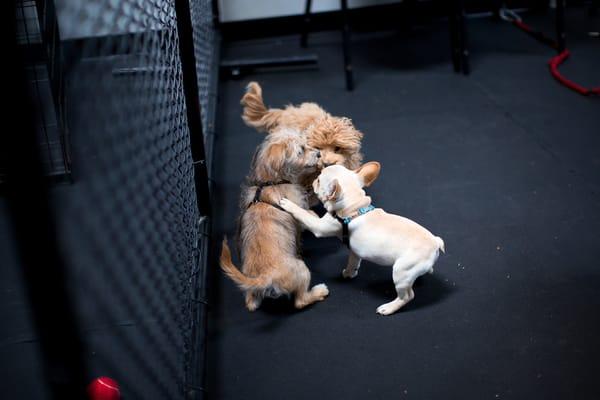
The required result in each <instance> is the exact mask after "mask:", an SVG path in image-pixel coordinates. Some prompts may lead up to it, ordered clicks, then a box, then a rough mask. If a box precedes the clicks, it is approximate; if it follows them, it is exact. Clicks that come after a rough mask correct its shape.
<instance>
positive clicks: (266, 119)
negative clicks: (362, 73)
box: [241, 82, 363, 185]
mask: <svg viewBox="0 0 600 400" xmlns="http://www.w3.org/2000/svg"><path fill="white" fill-rule="evenodd" d="M241 103H242V106H244V114H243V116H242V118H243V119H244V121H245V122H246V124H247V125H249V126H252V127H254V128H256V129H258V130H259V131H266V132H273V130H275V129H277V128H280V127H281V128H287V129H291V130H295V131H297V132H299V133H302V134H303V135H305V136H306V138H307V143H308V145H309V146H311V147H314V148H315V149H317V150H320V151H321V161H320V165H319V167H320V168H324V167H327V166H329V165H333V164H339V165H343V166H345V167H346V168H348V169H356V168H358V167H359V165H360V162H361V160H362V154H361V153H360V142H361V140H362V137H363V134H362V133H361V132H360V131H358V130H357V129H356V128H355V127H354V125H352V121H351V120H350V119H349V118H341V117H334V116H332V115H331V114H329V113H328V112H326V111H325V110H323V109H322V108H321V107H319V106H318V105H317V104H315V103H302V104H300V105H299V106H292V105H289V106H287V107H285V108H283V109H280V108H267V107H266V106H265V104H264V102H263V98H262V89H261V87H260V85H259V84H258V83H256V82H250V83H249V84H248V87H247V88H246V94H245V95H244V97H242V101H241ZM315 177H316V176H313V177H311V179H310V182H308V184H309V185H310V184H311V183H312V181H313V180H314V179H312V178H315Z"/></svg>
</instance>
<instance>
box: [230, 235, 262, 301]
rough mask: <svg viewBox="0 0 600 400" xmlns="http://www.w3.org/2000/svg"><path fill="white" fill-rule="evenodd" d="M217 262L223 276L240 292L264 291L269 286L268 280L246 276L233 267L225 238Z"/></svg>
mask: <svg viewBox="0 0 600 400" xmlns="http://www.w3.org/2000/svg"><path fill="white" fill-rule="evenodd" d="M219 261H220V264H221V269H222V270H223V272H225V274H226V275H227V276H228V277H229V278H231V280H232V281H234V282H235V283H236V284H237V285H238V286H239V287H240V288H241V289H242V290H249V289H264V288H266V287H268V286H269V285H270V279H268V278H262V277H256V278H254V277H249V276H246V275H244V274H243V273H242V272H241V271H240V270H239V269H238V268H237V267H236V266H235V265H233V262H232V261H231V251H230V250H229V246H228V245H227V237H224V238H223V247H222V248H221V257H220V259H219Z"/></svg>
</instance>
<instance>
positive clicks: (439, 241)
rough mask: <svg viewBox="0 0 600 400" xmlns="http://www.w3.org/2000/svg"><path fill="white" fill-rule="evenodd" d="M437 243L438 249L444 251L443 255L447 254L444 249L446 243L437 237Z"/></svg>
mask: <svg viewBox="0 0 600 400" xmlns="http://www.w3.org/2000/svg"><path fill="white" fill-rule="evenodd" d="M435 241H436V242H437V244H438V248H439V249H440V250H441V251H442V253H445V252H446V249H445V248H444V241H443V240H442V238H441V237H439V236H436V237H435Z"/></svg>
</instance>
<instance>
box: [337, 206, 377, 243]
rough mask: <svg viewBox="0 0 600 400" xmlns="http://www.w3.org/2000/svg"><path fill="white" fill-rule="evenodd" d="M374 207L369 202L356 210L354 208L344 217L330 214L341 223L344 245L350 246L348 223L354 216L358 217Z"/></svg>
mask: <svg viewBox="0 0 600 400" xmlns="http://www.w3.org/2000/svg"><path fill="white" fill-rule="evenodd" d="M374 209H375V206H374V205H372V204H369V205H368V206H366V207H361V208H359V209H358V210H356V212H355V213H353V214H352V215H349V216H347V217H344V218H342V217H340V216H338V215H337V214H336V213H334V214H331V215H332V216H333V217H334V218H335V219H337V220H338V222H339V223H340V224H342V243H344V244H345V245H346V247H350V232H349V231H348V225H350V222H352V220H353V219H354V218H357V217H360V216H361V215H365V214H366V213H368V212H370V211H373V210H374Z"/></svg>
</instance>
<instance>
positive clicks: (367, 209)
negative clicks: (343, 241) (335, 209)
mask: <svg viewBox="0 0 600 400" xmlns="http://www.w3.org/2000/svg"><path fill="white" fill-rule="evenodd" d="M374 209H375V206H374V205H372V204H369V205H368V206H366V207H361V208H359V209H358V210H356V211H355V212H354V213H353V214H352V215H349V216H347V217H344V218H342V217H338V216H337V214H336V217H337V218H338V219H340V220H341V222H342V223H343V224H345V225H348V224H349V223H350V222H352V220H353V219H354V218H356V217H360V216H361V215H364V214H366V213H368V212H370V211H373V210H374Z"/></svg>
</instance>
